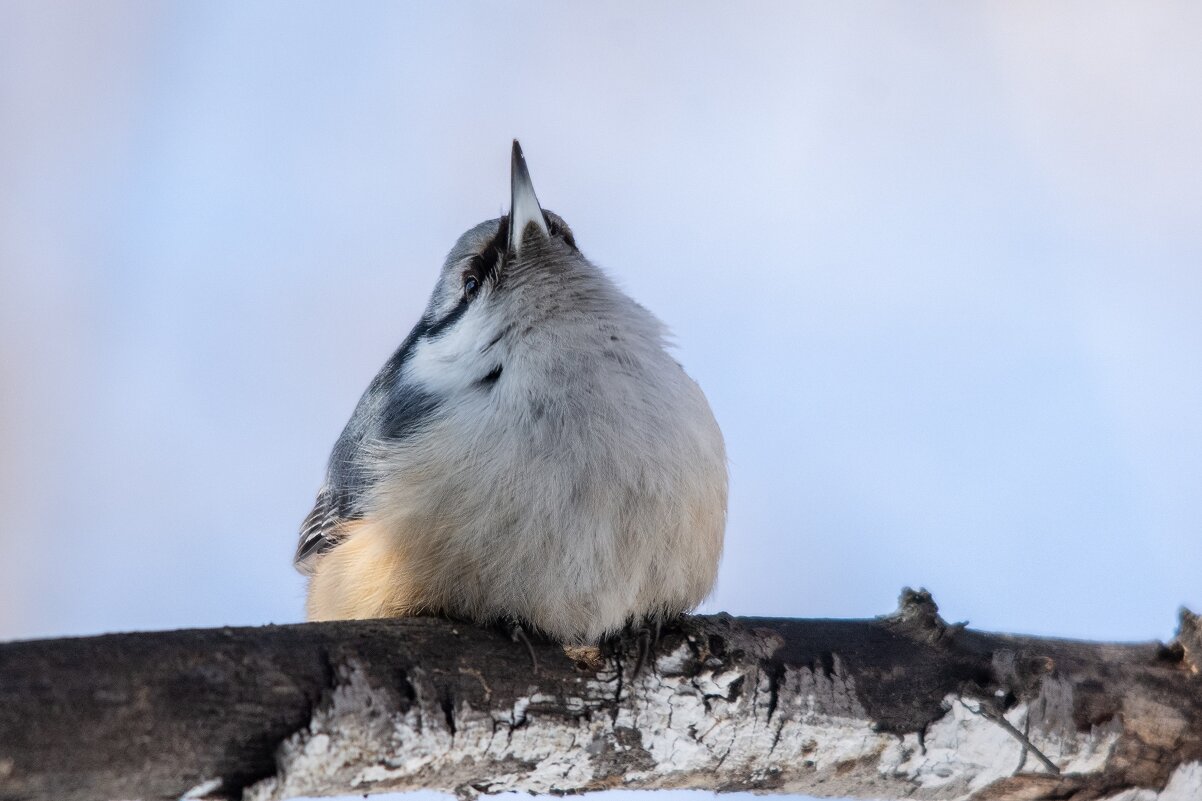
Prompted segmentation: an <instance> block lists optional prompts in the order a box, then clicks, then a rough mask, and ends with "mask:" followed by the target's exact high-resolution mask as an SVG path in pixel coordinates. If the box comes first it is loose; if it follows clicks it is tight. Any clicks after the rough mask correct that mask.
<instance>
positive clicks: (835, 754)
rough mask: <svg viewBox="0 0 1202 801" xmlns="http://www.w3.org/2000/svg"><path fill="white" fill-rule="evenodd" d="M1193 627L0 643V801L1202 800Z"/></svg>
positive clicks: (857, 625)
mask: <svg viewBox="0 0 1202 801" xmlns="http://www.w3.org/2000/svg"><path fill="white" fill-rule="evenodd" d="M1200 637H1202V633H1200V626H1199V621H1198V619H1197V618H1196V617H1195V616H1193V615H1191V614H1189V613H1183V615H1182V628H1181V633H1180V636H1179V637H1178V639H1177V640H1176V641H1175V642H1173V643H1171V644H1169V645H1161V644H1157V643H1148V644H1135V645H1113V644H1103V643H1085V642H1075V641H1068V640H1052V639H1042V638H1033V637H1018V636H1010V635H998V634H987V633H983V632H977V631H971V630H968V629H966V628H964V627H962V626H949V625H948V624H946V623H945V622H944V621H942V620H941V619H940V618H939V616H938V613H937V610H936V607H935V604H934V603H933V601H931V598H930V596H929V595H927V594H926V593H925V592H913V591H910V590H907V591H905V592H904V593H903V595H902V603H901V607H900V608H899V610H898V611H897V612H896V613H895V614H893V615H890V616H888V617H884V618H878V619H875V620H787V619H767V618H731V617H729V616H725V615H718V616H715V617H696V618H688V619H685V620H683V621H681V622H680V623H679V624H678V625H676V626H674V627H671V628H670V629H668V630H665V632H664V636H663V638H662V640H661V641H660V642H659V643H658V644H657V645H656V646H655V647H654V649H653V652H652V654H651V656H650V658H649V660H648V663H647V666H646V667H645V668H644V669H643V670H642V671H641V672H640V673H639V674H638V675H631V674H632V672H633V668H634V665H635V662H636V650H637V645H636V644H633V643H632V644H629V645H628V646H627V647H625V648H615V653H613V654H611V655H610V656H609V657H608V658H607V659H605V660H604V663H603V664H602V666H601V668H600V669H592V668H587V667H585V666H584V665H582V664H579V663H574V662H572V661H571V660H569V659H567V658H566V657H565V656H564V655H563V653H562V651H561V650H560V649H559V647H558V646H556V645H553V644H550V643H542V644H540V643H535V645H534V649H535V651H536V652H537V657H538V663H539V665H540V670H539V672H538V674H537V675H535V674H534V673H533V672H532V670H531V665H530V661H529V656H528V654H527V651H526V648H525V647H524V646H522V645H518V644H514V643H512V642H510V641H509V640H508V639H506V638H504V637H502V636H500V635H499V634H497V633H496V632H494V631H490V630H486V629H480V628H476V627H474V626H470V625H467V624H462V623H454V622H450V621H444V620H435V619H423V618H415V619H403V620H378V621H355V622H339V623H322V624H307V625H297V626H278V627H277V626H269V627H265V628H257V629H215V630H195V631H177V632H161V633H146V634H118V635H107V636H103V637H91V638H80V639H66V640H47V641H31V642H17V643H8V644H3V645H0V799H5V800H9V799H11V800H12V801H16V800H17V799H22V800H24V799H55V800H56V801H73V800H74V799H81V800H82V799H96V798H141V799H175V798H180V797H181V796H185V797H189V798H202V797H203V798H244V799H247V801H275V799H284V798H290V797H294V796H299V795H331V794H348V793H374V792H388V791H396V790H411V789H419V788H425V789H439V790H447V791H452V792H455V793H457V794H459V795H460V796H462V797H472V796H475V795H478V794H482V793H495V792H502V791H511V790H520V791H529V792H536V793H567V792H578V791H586V790H596V789H606V788H614V787H627V788H667V787H672V788H700V789H711V790H725V791H729V790H753V791H757V792H762V793H791V794H795V793H803V794H810V795H817V796H840V797H856V798H897V799H901V798H906V799H911V798H913V799H972V800H973V801H994V800H997V799H1031V800H1032V801H1034V800H1036V799H1072V801H1101V800H1102V799H1106V801H1185V799H1198V798H1202V692H1200V689H1202V683H1200V682H1202V677H1200V676H1199V654H1202V639H1200Z"/></svg>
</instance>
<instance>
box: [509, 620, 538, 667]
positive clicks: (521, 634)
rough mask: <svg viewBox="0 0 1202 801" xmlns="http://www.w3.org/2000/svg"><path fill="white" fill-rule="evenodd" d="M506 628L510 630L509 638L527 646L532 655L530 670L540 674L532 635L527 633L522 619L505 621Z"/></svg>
mask: <svg viewBox="0 0 1202 801" xmlns="http://www.w3.org/2000/svg"><path fill="white" fill-rule="evenodd" d="M505 628H506V630H507V631H508V632H509V638H510V639H512V640H513V641H514V642H520V643H521V644H522V645H524V646H526V653H527V654H529V655H530V670H531V672H532V673H533V674H534V675H535V676H537V675H538V657H537V656H536V655H535V653H534V644H533V643H531V642H530V637H529V635H528V634H527V633H526V627H525V626H524V625H523V624H522V622H521V621H520V620H515V619H509V620H506V621H505Z"/></svg>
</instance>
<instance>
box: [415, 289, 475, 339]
mask: <svg viewBox="0 0 1202 801" xmlns="http://www.w3.org/2000/svg"><path fill="white" fill-rule="evenodd" d="M467 306H468V300H467V298H464V299H462V300H460V301H459V302H458V303H457V304H455V308H453V309H451V310H450V311H449V312H447V313H446V315H444V316H443V318H442V319H441V320H439V321H438V322H435V323H431V324H430V325H429V326H427V327H426V330H424V331H422V333H421V338H422V339H435V338H437V337H438V336H439V335H440V334H441V333H442V332H443V331H445V330H447V329H448V328H449V327H451V326H452V325H454V324H455V321H457V320H458V319H459V318H460V317H462V316H463V313H464V312H465V311H467Z"/></svg>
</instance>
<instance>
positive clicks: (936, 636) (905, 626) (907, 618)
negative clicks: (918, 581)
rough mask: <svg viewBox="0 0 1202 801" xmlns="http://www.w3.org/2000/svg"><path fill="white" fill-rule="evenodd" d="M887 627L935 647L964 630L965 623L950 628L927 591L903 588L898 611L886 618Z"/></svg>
mask: <svg viewBox="0 0 1202 801" xmlns="http://www.w3.org/2000/svg"><path fill="white" fill-rule="evenodd" d="M885 623H886V625H888V626H889V628H891V629H893V630H894V631H898V632H899V633H901V634H904V635H905V636H907V637H909V638H911V639H914V640H918V641H919V642H925V643H928V644H930V645H935V644H937V643H939V642H940V641H942V640H943V639H944V638H945V637H948V636H954V635H955V634H956V633H957V632H959V631H960V630H961V629H963V628H964V624H963V623H957V624H955V625H952V626H949V625H948V624H947V622H946V621H945V620H944V619H943V618H941V617H940V616H939V606H938V604H936V603H935V599H934V598H932V597H931V593H929V592H927V590H925V589H917V590H915V589H911V588H910V587H903V588H902V591H901V596H900V597H899V598H898V599H897V611H896V612H894V613H893V614H891V615H889V616H888V617H886V618H885Z"/></svg>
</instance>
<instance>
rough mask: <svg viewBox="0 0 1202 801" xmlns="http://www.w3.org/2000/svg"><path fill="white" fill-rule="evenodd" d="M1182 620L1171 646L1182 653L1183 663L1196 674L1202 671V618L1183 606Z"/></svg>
mask: <svg viewBox="0 0 1202 801" xmlns="http://www.w3.org/2000/svg"><path fill="white" fill-rule="evenodd" d="M1180 621H1181V622H1180V623H1179V624H1178V626H1177V637H1176V639H1174V640H1173V642H1172V644H1171V645H1170V646H1169V647H1170V648H1171V649H1172V650H1174V651H1177V652H1178V653H1179V654H1180V658H1181V662H1182V664H1184V665H1185V666H1186V667H1188V668H1189V671H1190V673H1193V674H1195V675H1196V674H1198V673H1199V672H1202V618H1200V617H1199V616H1198V615H1196V614H1195V613H1193V612H1191V611H1190V610H1188V609H1186V608H1185V607H1182V608H1181V613H1180Z"/></svg>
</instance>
